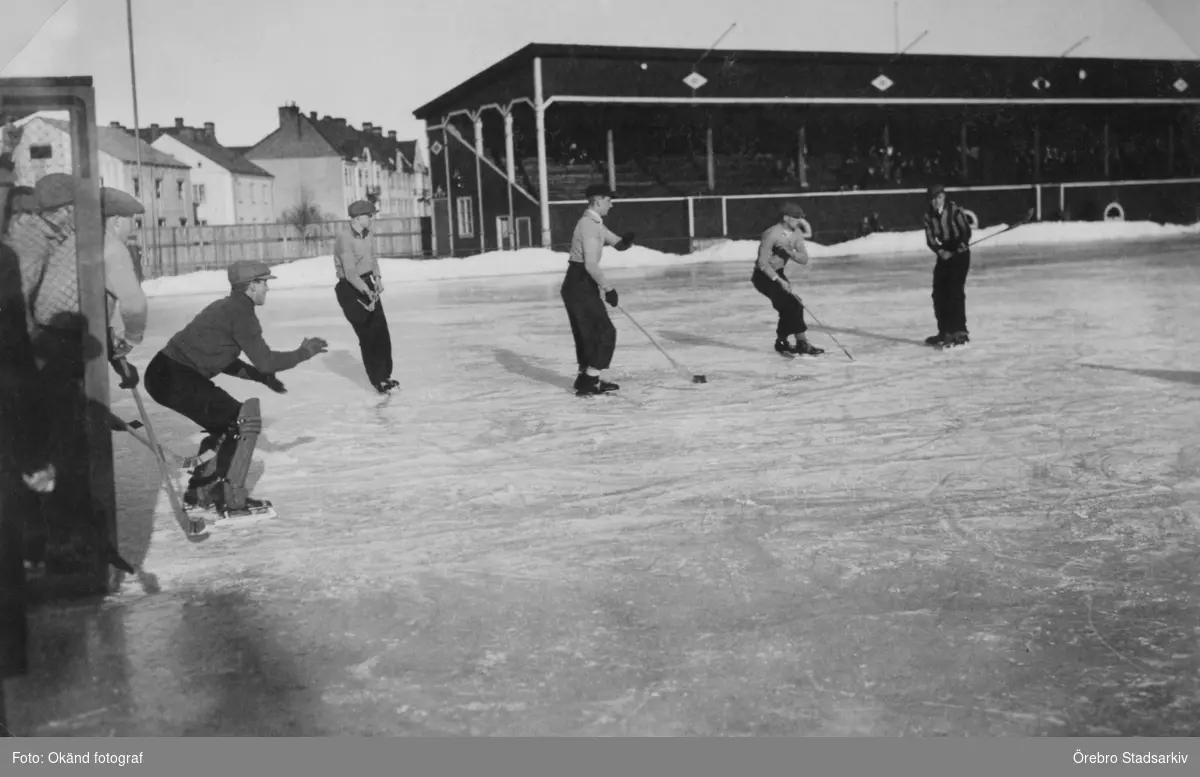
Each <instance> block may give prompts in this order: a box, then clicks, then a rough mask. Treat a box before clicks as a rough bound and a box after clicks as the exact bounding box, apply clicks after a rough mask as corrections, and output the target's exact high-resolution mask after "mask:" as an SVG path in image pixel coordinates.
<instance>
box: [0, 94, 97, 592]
mask: <svg viewBox="0 0 1200 777" xmlns="http://www.w3.org/2000/svg"><path fill="white" fill-rule="evenodd" d="M94 105H95V100H94V92H93V89H92V87H91V84H90V79H86V78H72V79H45V78H38V79H24V78H22V79H0V217H2V218H0V243H2V248H3V263H2V264H3V267H2V270H3V273H2V274H3V278H2V280H0V287H2V288H0V291H2V293H3V296H4V306H3V307H4V316H3V321H2V322H0V323H2V326H3V330H4V331H3V332H0V338H3V341H4V342H3V348H2V349H0V351H2V352H0V360H3V362H4V363H3V364H2V365H0V369H2V370H3V371H4V377H5V380H6V382H5V387H4V388H5V391H4V405H5V408H4V418H3V427H4V428H3V429H2V430H0V431H2V432H3V435H4V446H5V448H6V450H4V451H3V453H4V457H5V462H4V463H5V467H6V469H7V472H8V473H9V475H10V476H11V475H13V474H14V473H19V474H21V475H26V474H28V472H27V470H30V469H31V468H33V469H34V471H42V470H38V469H37V468H39V467H41V468H44V467H45V466H46V465H47V464H48V463H49V464H53V469H54V472H55V473H56V475H55V479H54V480H55V482H54V488H53V490H52V491H50V492H46V493H43V494H42V495H41V497H40V498H35V499H34V500H33V501H30V500H29V499H28V494H26V493H25V492H24V491H23V490H22V488H21V485H20V481H19V480H14V479H11V478H10V477H6V478H5V488H6V489H13V488H15V490H16V491H17V492H19V493H18V494H17V495H16V496H18V497H21V498H20V499H17V501H16V503H19V504H20V505H21V509H20V510H17V511H16V512H17V513H19V514H20V515H19V517H20V519H21V523H22V526H21V529H22V531H21V532H20V533H18V534H17V535H15V536H19V537H21V539H22V543H23V546H24V548H23V551H24V556H25V557H24V559H23V560H24V561H25V562H26V566H27V569H40V570H41V574H43V575H44V576H46V577H48V578H54V580H53V585H52V589H53V590H54V591H55V592H56V593H57V594H68V595H70V594H72V593H77V594H79V595H92V594H96V593H102V592H106V591H107V590H108V588H109V585H110V583H111V580H110V576H109V566H108V563H107V561H106V559H107V558H109V555H108V554H109V552H110V550H111V548H112V547H113V546H114V544H115V530H116V516H115V493H114V483H113V471H112V432H111V425H110V418H111V415H110V409H109V379H110V375H109V367H108V360H107V356H108V336H107V332H108V315H107V313H108V304H107V300H106V292H105V273H104V260H103V252H104V225H103V223H102V217H101V212H100V187H101V184H102V178H101V175H102V170H101V159H100V155H99V151H98V147H97V142H96V126H95V113H94ZM64 419H69V421H68V420H64ZM17 441H26V442H30V441H36V442H37V445H31V446H29V447H30V448H36V451H33V452H31V451H30V450H26V449H23V448H22V447H20V446H19V445H18V444H17ZM12 512H13V511H6V513H8V514H6V515H4V516H0V518H2V519H3V520H5V521H9V520H13V519H14V515H13V514H12ZM6 536H9V537H12V536H14V535H6Z"/></svg>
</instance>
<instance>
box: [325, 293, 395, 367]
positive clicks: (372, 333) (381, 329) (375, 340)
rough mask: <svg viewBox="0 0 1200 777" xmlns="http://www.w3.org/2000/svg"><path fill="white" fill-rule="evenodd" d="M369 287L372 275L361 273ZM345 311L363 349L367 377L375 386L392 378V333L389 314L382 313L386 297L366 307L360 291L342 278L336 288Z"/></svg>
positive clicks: (343, 312)
mask: <svg viewBox="0 0 1200 777" xmlns="http://www.w3.org/2000/svg"><path fill="white" fill-rule="evenodd" d="M362 279H363V281H365V282H366V284H367V286H369V287H370V288H372V289H374V288H375V285H374V284H373V283H372V282H371V276H370V275H364V276H362ZM333 291H334V294H336V295H337V301H338V304H339V305H341V307H342V314H343V315H344V316H345V317H346V320H347V321H349V322H350V326H351V327H353V328H354V334H355V335H357V336H358V347H359V349H360V350H361V351H362V360H363V367H364V368H366V371H367V380H369V381H371V385H372V386H378V385H379V384H380V383H382V382H383V381H385V380H389V379H391V377H392V333H391V332H390V331H388V322H387V314H385V313H384V312H383V300H377V301H376V302H375V309H374V310H367V309H366V308H364V307H363V306H362V305H361V304H359V303H360V302H365V301H366V300H364V299H363V297H362V295H361V294H359V293H358V290H357V289H355V288H354V287H353V286H351V285H350V282H349V281H345V280H340V281H338V282H337V285H336V286H334V287H333Z"/></svg>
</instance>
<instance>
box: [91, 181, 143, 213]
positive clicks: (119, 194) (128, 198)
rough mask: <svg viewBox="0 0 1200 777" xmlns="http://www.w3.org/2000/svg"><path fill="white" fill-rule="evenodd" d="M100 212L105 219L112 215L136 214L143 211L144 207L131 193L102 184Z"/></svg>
mask: <svg viewBox="0 0 1200 777" xmlns="http://www.w3.org/2000/svg"><path fill="white" fill-rule="evenodd" d="M100 212H101V213H102V214H103V216H104V218H106V219H107V218H112V217H113V216H137V215H139V214H141V213H145V212H146V208H145V207H144V206H143V205H142V203H140V202H138V201H137V199H136V198H135V197H134V196H133V195H132V194H129V193H128V192H123V191H121V190H120V189H114V188H112V187H111V186H103V187H101V188H100Z"/></svg>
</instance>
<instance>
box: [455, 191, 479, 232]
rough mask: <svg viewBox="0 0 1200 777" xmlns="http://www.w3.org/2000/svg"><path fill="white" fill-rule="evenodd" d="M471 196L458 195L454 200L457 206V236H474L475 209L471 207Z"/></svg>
mask: <svg viewBox="0 0 1200 777" xmlns="http://www.w3.org/2000/svg"><path fill="white" fill-rule="evenodd" d="M471 199H472V198H471V197H459V198H458V199H457V200H456V202H455V207H456V208H458V236H459V237H475V211H474V210H472V208H471Z"/></svg>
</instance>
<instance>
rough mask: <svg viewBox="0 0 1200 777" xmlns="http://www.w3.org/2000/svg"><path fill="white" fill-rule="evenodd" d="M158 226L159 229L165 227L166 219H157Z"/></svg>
mask: <svg viewBox="0 0 1200 777" xmlns="http://www.w3.org/2000/svg"><path fill="white" fill-rule="evenodd" d="M158 225H159V226H160V227H165V226H166V225H167V220H166V219H159V220H158Z"/></svg>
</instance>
